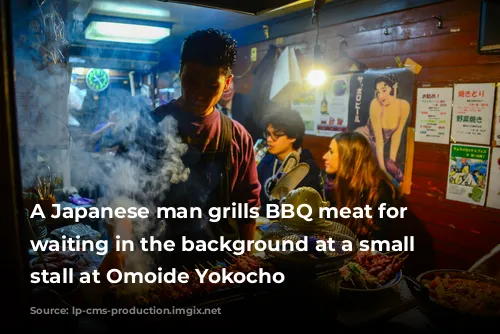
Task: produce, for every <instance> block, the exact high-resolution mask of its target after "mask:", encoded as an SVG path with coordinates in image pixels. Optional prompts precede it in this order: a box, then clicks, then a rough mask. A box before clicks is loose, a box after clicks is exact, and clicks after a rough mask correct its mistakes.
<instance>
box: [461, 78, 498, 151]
mask: <svg viewBox="0 0 500 334" xmlns="http://www.w3.org/2000/svg"><path fill="white" fill-rule="evenodd" d="M494 101H495V84H494V83H485V84H456V85H455V90H454V96H453V118H452V128H451V136H452V137H453V139H454V140H455V141H457V142H461V143H475V144H483V145H489V144H490V138H491V126H492V120H493V105H494Z"/></svg>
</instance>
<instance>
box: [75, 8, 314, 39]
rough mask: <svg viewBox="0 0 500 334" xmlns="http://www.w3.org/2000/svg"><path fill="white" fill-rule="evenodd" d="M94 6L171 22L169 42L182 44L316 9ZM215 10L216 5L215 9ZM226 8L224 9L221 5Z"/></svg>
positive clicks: (105, 11)
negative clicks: (198, 34) (200, 32)
mask: <svg viewBox="0 0 500 334" xmlns="http://www.w3.org/2000/svg"><path fill="white" fill-rule="evenodd" d="M86 1H87V0H71V2H72V3H73V5H72V6H71V7H72V8H76V7H77V6H78V5H79V4H85V2H86ZM88 2H89V3H91V9H90V12H89V14H99V15H107V16H118V17H124V18H132V19H142V20H152V21H162V22H170V23H172V24H173V27H172V31H171V35H170V37H169V38H168V39H167V40H166V41H165V42H167V44H168V40H173V41H174V40H175V41H176V40H179V39H183V38H184V37H186V36H187V35H188V34H189V33H190V32H192V31H194V30H196V29H207V28H216V29H222V30H226V31H231V30H235V29H238V28H241V27H245V26H248V25H252V24H256V23H259V22H263V21H266V20H269V19H271V18H275V17H277V16H283V15H287V14H290V13H293V12H295V11H297V10H301V9H304V8H308V7H312V5H313V3H314V1H311V0H298V1H294V0H264V1H262V0H260V1H256V0H253V1H248V2H245V1H243V0H224V1H220V0H219V1H206V0H205V1H203V0H200V1H196V0H195V1H182V0H179V2H186V3H187V2H193V3H210V2H213V3H226V4H227V5H226V8H241V10H247V11H255V10H258V11H261V10H263V9H264V8H266V7H269V5H266V3H271V4H272V3H274V4H275V5H277V4H279V5H280V6H279V7H281V5H283V4H285V8H282V9H277V8H274V9H269V8H271V7H269V8H267V10H268V11H267V12H266V13H264V14H260V15H251V14H243V13H238V12H235V11H230V10H222V9H215V8H209V7H203V6H194V5H188V4H185V3H175V2H170V1H164V0H124V1H121V0H93V1H88ZM240 2H241V3H249V4H251V5H243V4H242V5H233V4H232V3H240ZM214 6H215V5H214ZM220 6H222V5H220Z"/></svg>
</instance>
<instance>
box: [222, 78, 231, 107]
mask: <svg viewBox="0 0 500 334" xmlns="http://www.w3.org/2000/svg"><path fill="white" fill-rule="evenodd" d="M233 96H234V81H232V80H231V83H230V84H229V87H228V89H227V90H225V91H224V93H222V96H221V100H223V101H226V102H229V101H231V100H232V99H233Z"/></svg>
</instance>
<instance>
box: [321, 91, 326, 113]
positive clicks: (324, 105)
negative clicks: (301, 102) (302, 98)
mask: <svg viewBox="0 0 500 334" xmlns="http://www.w3.org/2000/svg"><path fill="white" fill-rule="evenodd" d="M320 111H321V113H322V114H328V101H327V100H326V92H324V93H323V100H321V109H320Z"/></svg>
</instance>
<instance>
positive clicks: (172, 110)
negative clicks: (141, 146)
mask: <svg viewBox="0 0 500 334" xmlns="http://www.w3.org/2000/svg"><path fill="white" fill-rule="evenodd" d="M178 110H179V107H178V106H177V105H176V103H175V100H173V101H171V102H169V103H167V104H163V105H161V106H158V107H156V108H155V109H153V110H152V111H150V112H148V116H149V117H150V118H151V119H152V120H153V121H154V122H156V123H159V122H161V121H162V120H163V119H164V118H165V117H166V116H167V115H168V116H172V117H174V118H175V117H176V116H177V114H178Z"/></svg>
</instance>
